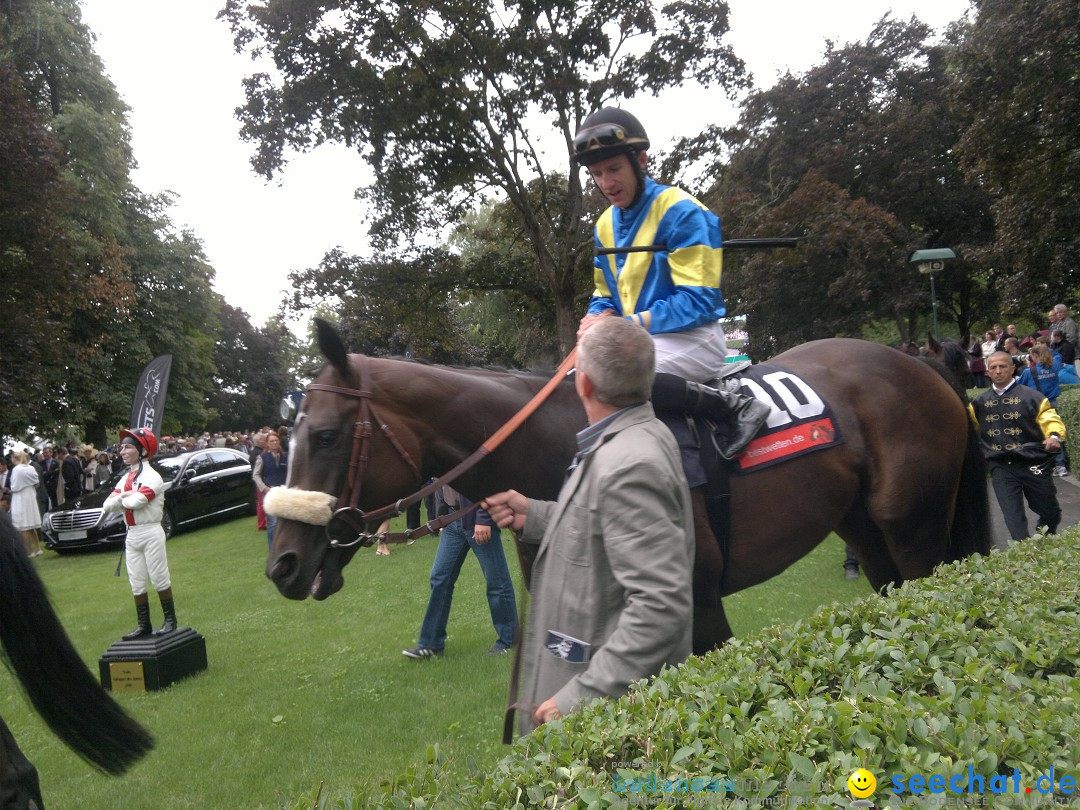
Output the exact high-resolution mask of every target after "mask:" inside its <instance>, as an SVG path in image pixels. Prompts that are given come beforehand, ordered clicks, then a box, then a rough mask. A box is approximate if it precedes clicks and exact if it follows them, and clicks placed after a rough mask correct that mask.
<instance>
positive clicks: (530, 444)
mask: <svg viewBox="0 0 1080 810" xmlns="http://www.w3.org/2000/svg"><path fill="white" fill-rule="evenodd" d="M399 362H401V361H399ZM374 379H375V380H376V387H377V388H385V390H386V395H385V396H383V395H381V394H377V397H376V401H377V402H378V403H379V404H382V403H383V402H384V401H385V400H389V401H390V407H391V408H392V409H393V410H394V413H395V415H396V416H397V417H400V418H401V419H403V420H404V422H405V423H406V425H407V429H408V430H409V432H410V433H411V434H412V435H413V436H415V439H416V442H417V445H418V447H419V452H420V456H421V461H420V463H421V468H422V474H423V475H424V476H428V477H438V476H440V475H443V474H445V473H446V472H447V471H449V470H450V469H452V468H453V467H454V466H456V465H457V464H458V463H460V462H461V461H462V460H464V459H465V458H467V457H468V456H469V455H471V454H472V453H473V452H474V451H476V450H477V449H478V448H480V447H481V445H483V443H484V442H485V441H487V440H488V439H489V438H490V437H491V436H492V434H494V433H495V432H496V431H497V430H498V429H499V428H501V427H502V426H503V425H504V424H506V422H508V421H509V420H510V419H511V418H512V417H513V416H514V415H515V414H516V413H517V412H518V411H519V410H521V408H522V407H524V406H525V405H526V403H528V401H529V400H530V399H531V398H532V396H533V395H534V394H535V393H536V392H537V391H539V390H540V388H542V387H543V385H544V383H546V382H547V380H546V379H544V378H542V377H536V376H532V375H525V374H512V373H509V372H499V371H481V370H475V369H470V370H465V369H454V368H447V367H443V366H425V365H422V364H414V363H403V364H402V365H401V366H399V367H397V368H394V369H392V370H390V371H376V372H375V374H374ZM584 424H585V415H584V411H583V409H582V407H581V403H580V402H579V400H578V398H577V395H576V393H575V392H574V388H573V386H572V385H571V384H569V383H564V384H562V385H560V386H558V387H557V388H556V389H555V390H554V391H553V392H552V393H551V395H550V396H549V397H548V399H547V400H546V402H545V403H544V404H543V405H542V406H541V407H540V408H539V409H538V410H537V411H536V412H535V413H534V414H533V415H532V416H531V417H529V419H528V420H527V421H526V422H525V424H523V425H522V426H521V427H519V428H518V429H517V430H516V431H514V433H512V434H511V435H510V436H509V437H508V438H507V439H506V440H505V442H504V443H503V444H502V445H501V446H500V447H499V448H497V449H496V450H494V451H493V452H492V453H491V454H490V455H488V456H487V457H486V458H484V459H483V461H481V462H479V463H478V464H477V465H476V467H474V468H473V469H472V470H470V471H469V472H467V473H464V474H463V475H462V476H461V478H459V479H458V480H457V481H456V482H455V484H454V486H455V488H459V487H460V488H461V490H462V492H463V493H464V494H465V495H466V496H472V497H482V496H484V495H489V494H491V493H493V492H497V491H500V490H504V489H517V490H518V491H520V492H523V493H525V494H528V495H534V494H535V496H536V497H542V498H553V497H555V495H557V494H558V489H559V485H560V484H561V483H562V471H563V470H565V468H566V465H567V464H568V463H569V461H570V459H571V458H572V456H573V453H574V446H575V440H574V436H575V433H576V432H577V431H578V430H580V429H581V428H582V427H583V426H584Z"/></svg>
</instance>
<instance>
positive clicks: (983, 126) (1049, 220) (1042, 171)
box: [954, 0, 1080, 321]
mask: <svg viewBox="0 0 1080 810" xmlns="http://www.w3.org/2000/svg"><path fill="white" fill-rule="evenodd" d="M973 5H974V7H975V9H976V10H977V12H978V15H977V18H976V20H975V22H974V24H973V25H971V26H970V27H969V28H967V29H966V30H965V31H963V32H962V33H963V38H962V41H961V42H960V45H959V50H958V53H957V55H956V59H955V65H954V70H955V71H956V81H955V83H954V97H955V100H956V103H957V106H958V108H959V109H960V110H961V111H962V113H963V114H964V115H966V117H967V119H968V120H969V121H970V125H969V126H968V127H967V129H966V131H965V132H964V133H963V137H962V138H961V139H960V142H959V148H958V152H959V154H960V155H961V156H962V158H963V166H964V169H965V170H966V171H967V173H968V175H969V176H970V177H971V178H972V179H973V181H975V182H978V183H981V184H983V185H984V187H985V188H986V189H987V191H988V192H989V193H990V194H992V195H993V199H994V202H993V213H994V220H995V223H996V225H997V229H996V239H995V241H994V244H993V249H992V250H991V251H988V253H987V259H988V262H989V263H991V264H992V267H993V270H994V272H993V277H992V279H991V281H992V283H993V284H994V285H995V286H996V287H997V288H998V289H999V290H1000V291H1001V292H1002V294H1003V296H1004V299H1005V302H1006V306H1007V308H1008V310H1015V311H1018V310H1020V309H1023V308H1026V309H1027V311H1028V313H1029V314H1031V315H1035V314H1036V313H1037V315H1038V320H1039V321H1041V320H1042V314H1043V313H1044V312H1045V311H1046V309H1047V307H1048V306H1050V305H1052V304H1054V303H1055V302H1057V301H1059V300H1061V299H1063V298H1066V297H1068V296H1074V297H1075V296H1076V295H1077V294H1078V293H1080V229H1077V227H1076V212H1077V210H1078V209H1080V159H1078V155H1080V14H1077V5H1076V2H1075V0H1012V1H1011V2H1003V1H1002V0H974V2H973ZM1074 300H1075V299H1074Z"/></svg>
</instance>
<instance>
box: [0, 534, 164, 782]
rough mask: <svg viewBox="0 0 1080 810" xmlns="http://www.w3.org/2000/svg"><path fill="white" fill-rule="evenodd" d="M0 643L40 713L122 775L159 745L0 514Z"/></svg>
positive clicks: (84, 752)
mask: <svg viewBox="0 0 1080 810" xmlns="http://www.w3.org/2000/svg"><path fill="white" fill-rule="evenodd" d="M0 645H2V646H3V651H4V657H5V658H6V660H7V663H8V664H9V667H10V669H12V670H13V671H14V673H15V675H16V677H17V678H18V679H19V682H20V683H21V684H22V687H23V689H25V690H26V694H27V696H28V697H29V698H30V702H31V703H32V704H33V705H34V708H35V709H36V710H37V712H38V714H40V715H41V718H42V719H43V720H44V721H45V722H46V724H48V726H49V728H51V729H52V730H53V732H54V733H55V734H56V735H57V736H58V737H59V738H60V739H61V740H63V741H64V742H65V743H66V744H67V745H68V746H69V747H70V748H71V749H72V750H73V751H75V753H77V754H78V755H79V756H81V757H82V758H83V759H85V760H87V761H88V762H90V763H91V764H92V765H94V766H96V767H98V768H100V769H101V770H103V771H105V772H107V773H110V774H112V775H114V776H118V775H120V774H122V773H123V772H124V771H126V770H127V769H128V767H129V766H130V765H132V764H133V763H134V762H135V761H136V760H138V759H139V758H140V757H142V756H143V755H144V754H146V752H147V751H149V750H150V749H151V748H153V747H154V739H153V737H151V736H150V733H149V732H148V731H147V730H146V729H144V728H143V727H142V726H140V725H139V724H138V723H137V722H135V720H133V719H132V718H131V717H130V716H129V715H127V714H126V713H125V712H124V710H123V709H122V708H121V707H120V705H119V704H118V703H116V701H114V700H113V699H112V698H111V697H110V696H109V694H108V693H107V692H106V691H105V690H104V689H102V688H101V686H100V685H99V684H98V682H97V679H95V678H94V676H93V674H91V672H90V670H89V669H88V668H87V666H86V664H84V663H83V660H82V658H80V657H79V653H78V652H77V651H76V650H75V647H74V646H73V645H72V643H71V640H70V639H69V638H68V635H67V633H66V632H65V631H64V628H63V626H62V625H61V624H60V620H59V619H58V618H57V616H56V613H54V612H53V609H52V606H51V605H50V604H49V598H48V594H47V593H46V592H45V586H44V584H43V583H42V582H41V580H40V579H39V578H38V575H37V572H36V571H35V570H34V566H33V565H32V564H31V563H30V561H29V560H28V559H27V557H26V552H25V551H24V550H23V543H22V538H21V537H20V536H19V534H18V532H16V531H15V528H14V526H13V525H12V523H11V519H10V518H9V517H8V516H7V515H4V516H3V518H2V519H0Z"/></svg>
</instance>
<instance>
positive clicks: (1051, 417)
mask: <svg viewBox="0 0 1080 810" xmlns="http://www.w3.org/2000/svg"><path fill="white" fill-rule="evenodd" d="M1035 421H1036V422H1038V424H1039V429H1040V430H1042V434H1043V438H1044V439H1049V438H1050V434H1051V433H1056V434H1057V435H1058V438H1059V439H1061V440H1062V441H1065V423H1064V422H1062V421H1061V417H1060V416H1058V412H1057V411H1055V410H1054V409H1053V407H1051V405H1050V400H1048V399H1043V401H1042V405H1040V406H1039V413H1038V414H1037V415H1036V416H1035Z"/></svg>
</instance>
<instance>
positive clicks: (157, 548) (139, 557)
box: [127, 523, 172, 596]
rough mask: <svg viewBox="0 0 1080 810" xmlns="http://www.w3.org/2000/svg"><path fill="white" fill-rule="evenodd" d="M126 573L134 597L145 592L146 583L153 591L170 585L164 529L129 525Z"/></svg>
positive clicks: (151, 524) (150, 525)
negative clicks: (152, 587)
mask: <svg viewBox="0 0 1080 810" xmlns="http://www.w3.org/2000/svg"><path fill="white" fill-rule="evenodd" d="M127 572H128V582H130V583H131V592H132V593H133V594H134V595H135V596H140V595H142V594H144V593H146V586H147V582H149V584H151V585H153V586H154V590H155V591H163V590H165V589H166V588H168V587H169V586H170V585H171V584H172V582H171V581H170V579H169V560H168V558H167V557H166V556H165V530H164V529H163V528H161V524H160V523H148V524H146V525H144V526H128V530H127Z"/></svg>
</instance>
